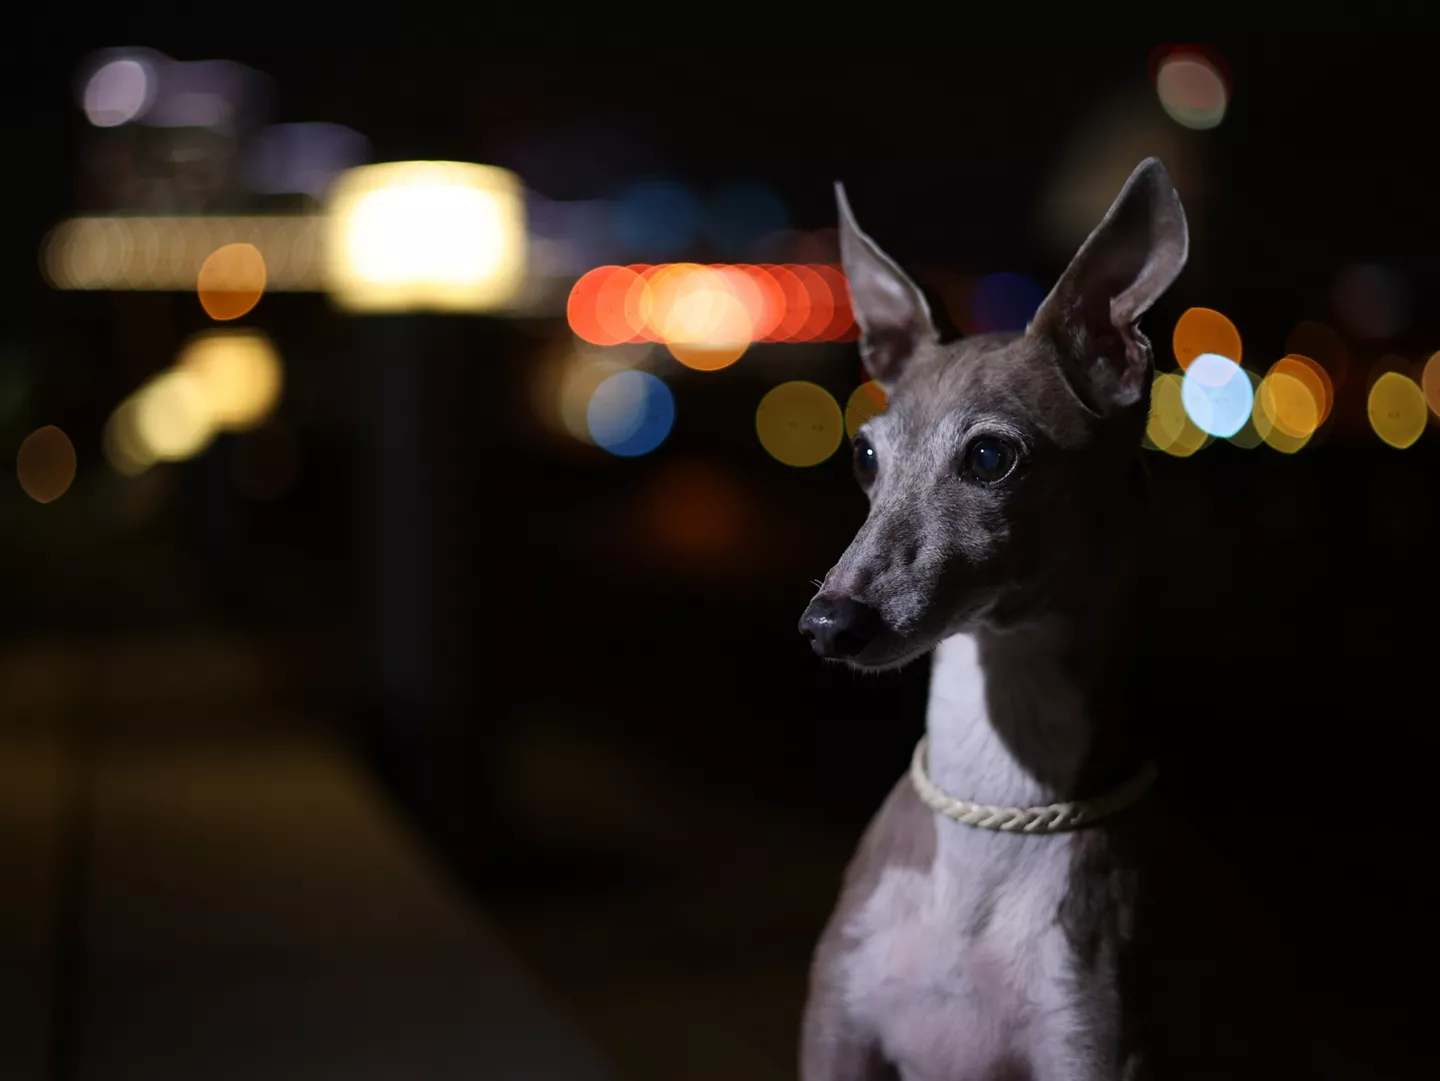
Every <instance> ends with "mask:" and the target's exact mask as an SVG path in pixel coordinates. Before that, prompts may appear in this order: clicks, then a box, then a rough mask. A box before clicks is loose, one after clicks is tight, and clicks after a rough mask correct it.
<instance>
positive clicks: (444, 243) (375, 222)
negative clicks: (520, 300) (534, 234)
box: [322, 161, 529, 312]
mask: <svg viewBox="0 0 1440 1081" xmlns="http://www.w3.org/2000/svg"><path fill="white" fill-rule="evenodd" d="M323 223H324V236H325V242H324V244H323V246H322V254H323V260H324V267H325V279H326V288H327V291H328V292H329V293H330V295H331V297H332V298H333V299H334V300H335V302H336V304H337V305H339V307H341V308H342V309H343V310H346V311H351V312H404V311H447V312H484V311H495V310H503V309H505V308H507V307H508V306H509V305H510V304H512V303H513V302H514V301H515V300H516V299H517V297H519V295H520V292H521V290H522V288H523V286H524V283H525V278H526V270H527V264H528V244H529V241H528V230H527V228H526V223H525V193H524V188H523V186H522V185H521V182H520V178H519V177H517V176H516V175H515V174H514V173H511V172H508V171H506V170H504V169H497V168H495V167H493V166H487V165H475V164H472V163H469V162H454V161H394V162H384V163H382V164H379V165H362V166H359V167H358V168H354V169H347V170H346V171H345V172H344V173H342V174H341V175H340V176H339V177H338V178H337V179H336V181H335V183H334V184H333V185H332V186H331V188H330V191H329V195H328V200H327V212H326V214H325V215H324V217H323Z"/></svg>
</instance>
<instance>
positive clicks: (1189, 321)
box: [1171, 308, 1241, 369]
mask: <svg viewBox="0 0 1440 1081" xmlns="http://www.w3.org/2000/svg"><path fill="white" fill-rule="evenodd" d="M1171 345H1172V346H1173V348H1174V350H1175V360H1176V362H1177V363H1178V364H1179V365H1180V367H1181V368H1182V369H1184V368H1188V367H1190V362H1191V361H1193V360H1194V359H1195V358H1196V357H1198V356H1202V355H1204V354H1205V353H1215V354H1216V355H1218V356H1222V357H1225V358H1226V359H1227V360H1233V361H1234V362H1235V363H1236V364H1239V363H1240V350H1241V342H1240V331H1239V330H1237V329H1236V327H1235V324H1234V323H1232V322H1230V320H1229V319H1228V318H1226V317H1225V316H1224V315H1222V314H1221V313H1220V312H1217V311H1215V310H1214V309H1213V308H1191V309H1189V310H1188V311H1186V312H1185V314H1184V315H1182V316H1181V317H1180V318H1179V319H1178V320H1176V322H1175V333H1174V335H1173V336H1172V338H1171Z"/></svg>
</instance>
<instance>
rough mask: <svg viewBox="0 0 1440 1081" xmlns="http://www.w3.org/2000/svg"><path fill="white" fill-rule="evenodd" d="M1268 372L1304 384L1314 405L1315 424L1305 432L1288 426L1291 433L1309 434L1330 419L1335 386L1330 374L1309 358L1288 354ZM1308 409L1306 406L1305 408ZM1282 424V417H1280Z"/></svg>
mask: <svg viewBox="0 0 1440 1081" xmlns="http://www.w3.org/2000/svg"><path fill="white" fill-rule="evenodd" d="M1270 372H1271V373H1276V372H1283V373H1285V374H1286V375H1290V376H1293V377H1294V378H1295V379H1297V380H1299V381H1300V382H1301V383H1304V384H1305V387H1306V389H1307V390H1308V391H1309V392H1310V398H1311V400H1312V401H1313V403H1314V411H1315V424H1314V426H1313V427H1311V428H1310V429H1309V431H1308V432H1306V431H1305V425H1304V424H1303V423H1301V424H1290V425H1288V427H1290V428H1291V429H1292V430H1293V431H1295V432H1297V433H1298V434H1307V435H1308V434H1310V433H1312V432H1314V431H1315V430H1316V429H1318V428H1319V427H1320V426H1321V425H1323V424H1324V423H1325V421H1326V420H1328V419H1329V417H1330V411H1331V409H1333V408H1334V405H1335V385H1334V384H1333V383H1332V382H1331V381H1330V374H1329V373H1328V372H1327V371H1326V370H1325V369H1324V368H1323V367H1321V366H1320V364H1318V363H1317V362H1316V361H1315V360H1313V359H1312V358H1310V357H1307V356H1303V355H1301V354H1299V353H1290V354H1287V355H1286V356H1283V357H1281V358H1280V359H1279V360H1277V361H1276V362H1275V363H1274V364H1272V365H1271V366H1270ZM1306 408H1307V409H1308V408H1309V407H1308V406H1307V407H1306ZM1281 420H1282V422H1283V421H1284V417H1283V416H1282V417H1281Z"/></svg>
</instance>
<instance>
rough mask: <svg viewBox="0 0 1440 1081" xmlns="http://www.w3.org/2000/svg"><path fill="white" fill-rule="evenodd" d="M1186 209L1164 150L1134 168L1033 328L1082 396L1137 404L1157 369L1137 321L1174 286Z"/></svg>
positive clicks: (1109, 407)
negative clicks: (1051, 348) (1055, 353)
mask: <svg viewBox="0 0 1440 1081" xmlns="http://www.w3.org/2000/svg"><path fill="white" fill-rule="evenodd" d="M1189 246H1190V239H1189V230H1188V229H1187V228H1186V225H1185V209H1184V208H1183V207H1182V206H1181V205H1180V196H1179V195H1178V194H1176V192H1175V186H1174V185H1173V184H1172V183H1171V182H1170V174H1169V173H1167V172H1166V171H1165V166H1163V165H1161V164H1160V159H1158V158H1146V159H1145V160H1144V161H1142V162H1141V163H1140V164H1139V165H1138V166H1137V167H1136V169H1135V171H1134V172H1133V173H1131V174H1130V179H1129V180H1127V181H1125V186H1124V187H1123V188H1121V189H1120V194H1119V195H1118V196H1117V197H1116V199H1115V202H1114V204H1113V205H1111V207H1110V210H1109V211H1108V212H1107V213H1106V215H1105V217H1104V218H1103V219H1102V220H1101V222H1100V224H1099V225H1097V226H1096V227H1095V231H1094V232H1093V233H1091V234H1090V236H1089V238H1088V239H1087V240H1086V241H1085V243H1084V244H1082V245H1081V246H1080V251H1079V252H1077V253H1076V255H1075V258H1074V259H1073V260H1071V262H1070V266H1069V267H1068V268H1066V270H1065V273H1064V274H1062V275H1061V276H1060V280H1059V281H1058V282H1057V283H1056V284H1055V288H1054V289H1052V290H1051V291H1050V295H1049V296H1048V297H1046V298H1045V302H1044V303H1043V304H1041V305H1040V308H1039V310H1038V311H1037V312H1036V313H1035V317H1034V319H1032V320H1031V321H1030V327H1029V329H1028V331H1027V333H1029V334H1031V335H1032V336H1033V335H1038V336H1043V337H1045V338H1048V339H1049V340H1050V341H1051V342H1052V343H1054V345H1055V347H1056V348H1057V349H1058V350H1059V353H1060V362H1061V364H1062V365H1063V366H1064V368H1065V374H1066V376H1067V378H1068V379H1069V380H1070V384H1071V386H1073V387H1074V388H1075V392H1076V394H1078V395H1079V396H1080V400H1081V401H1083V402H1084V403H1085V404H1086V405H1087V406H1089V407H1090V408H1091V409H1092V410H1093V411H1094V412H1096V413H1098V414H1101V415H1105V414H1107V413H1110V412H1113V411H1114V410H1117V409H1123V408H1125V407H1126V406H1130V405H1134V404H1135V403H1136V402H1138V401H1140V400H1141V398H1142V397H1143V395H1144V392H1145V380H1146V379H1147V378H1149V373H1150V363H1151V356H1150V343H1149V341H1147V340H1146V338H1145V335H1143V334H1141V333H1140V329H1139V327H1138V325H1137V324H1138V322H1139V319H1140V316H1142V315H1143V314H1144V313H1145V312H1146V311H1147V310H1148V309H1149V308H1150V306H1151V305H1152V304H1154V303H1155V301H1156V300H1157V299H1159V297H1160V295H1161V294H1162V293H1164V292H1165V290H1166V289H1168V288H1169V287H1170V283H1171V282H1173V281H1174V280H1175V277H1176V275H1178V274H1179V273H1180V270H1181V268H1183V267H1184V266H1185V258H1186V255H1187V254H1188V252H1189Z"/></svg>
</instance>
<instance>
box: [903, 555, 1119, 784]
mask: <svg viewBox="0 0 1440 1081" xmlns="http://www.w3.org/2000/svg"><path fill="white" fill-rule="evenodd" d="M1107 570H1108V568H1107ZM1095 581H1096V582H1097V586H1096V588H1094V589H1093V590H1087V591H1086V593H1088V595H1086V596H1077V597H1076V598H1074V599H1073V600H1074V603H1069V604H1067V605H1066V606H1064V608H1063V609H1057V610H1055V611H1054V612H1052V613H1050V614H1048V615H1045V616H1042V617H1039V618H1037V619H1034V620H1031V621H1028V622H1026V623H1024V624H1022V625H1018V626H1013V627H1009V628H1006V629H1003V630H999V629H991V628H984V627H982V628H980V629H977V630H975V631H974V632H971V633H965V634H957V635H954V636H953V637H950V638H947V639H945V640H944V641H942V642H941V643H940V644H939V646H938V647H937V648H936V650H935V656H934V662H933V668H932V671H931V677H930V700H929V707H928V710H927V714H926V728H927V731H928V733H929V750H928V758H929V772H930V776H931V779H932V780H933V781H934V782H935V784H937V785H938V786H939V787H940V788H941V789H942V790H943V791H945V792H946V793H947V794H949V795H951V796H954V797H957V798H959V799H965V800H972V801H974V802H977V803H989V804H996V805H1001V806H1007V807H1027V806H1036V805H1040V804H1048V803H1053V802H1057V801H1062V800H1072V799H1087V798H1091V797H1095V796H1099V795H1101V794H1102V793H1105V792H1107V791H1109V790H1110V789H1112V788H1114V787H1116V786H1117V785H1119V784H1121V783H1123V782H1124V781H1126V780H1127V779H1129V778H1130V777H1131V776H1133V775H1134V774H1135V772H1136V771H1138V770H1139V769H1140V767H1141V766H1142V765H1143V763H1144V760H1145V758H1146V751H1147V749H1148V748H1147V747H1145V746H1144V745H1143V743H1142V740H1141V738H1140V737H1141V735H1142V729H1141V727H1140V726H1139V724H1138V721H1139V720H1140V719H1139V718H1137V717H1136V716H1135V713H1136V710H1135V707H1134V704H1133V702H1132V700H1131V697H1130V694H1129V690H1130V688H1131V686H1132V683H1133V681H1132V680H1131V679H1130V678H1127V677H1128V676H1129V674H1130V668H1131V662H1132V656H1133V646H1134V642H1135V638H1134V634H1135V627H1136V618H1135V617H1136V613H1137V610H1138V604H1137V592H1136V590H1137V579H1136V577H1135V576H1134V575H1132V574H1130V573H1127V572H1126V571H1123V570H1122V571H1117V572H1114V573H1106V574H1097V575H1096V576H1095Z"/></svg>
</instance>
